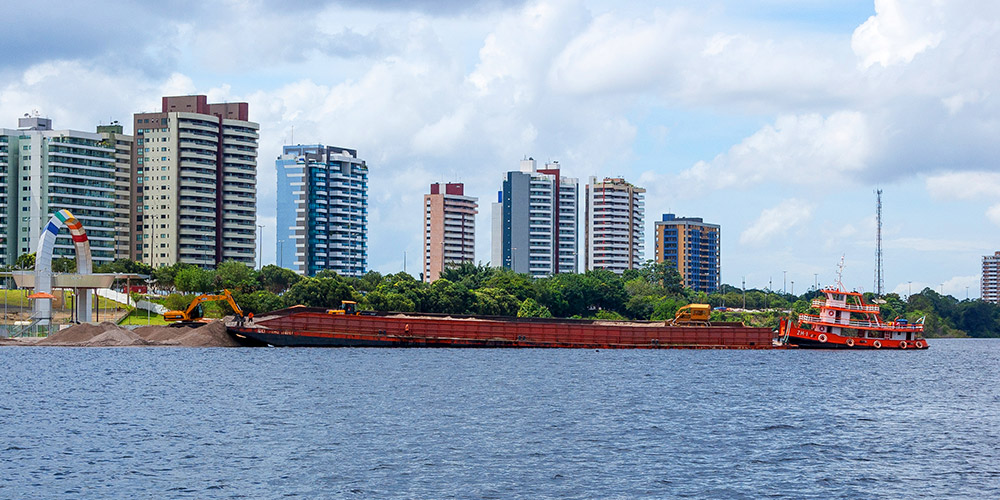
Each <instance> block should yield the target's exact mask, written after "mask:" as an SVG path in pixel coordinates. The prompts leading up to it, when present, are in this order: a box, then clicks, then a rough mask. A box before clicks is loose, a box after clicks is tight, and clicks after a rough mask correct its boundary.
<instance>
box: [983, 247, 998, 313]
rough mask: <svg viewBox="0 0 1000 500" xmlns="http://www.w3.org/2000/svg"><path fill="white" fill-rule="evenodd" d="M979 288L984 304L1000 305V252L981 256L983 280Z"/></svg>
mask: <svg viewBox="0 0 1000 500" xmlns="http://www.w3.org/2000/svg"><path fill="white" fill-rule="evenodd" d="M979 287H980V296H981V297H982V298H983V301H984V302H990V303H993V304H1000V252H996V253H994V254H993V255H985V256H983V279H982V281H980V282H979Z"/></svg>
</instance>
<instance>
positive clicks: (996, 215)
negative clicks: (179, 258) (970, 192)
mask: <svg viewBox="0 0 1000 500" xmlns="http://www.w3.org/2000/svg"><path fill="white" fill-rule="evenodd" d="M986 218H987V219H989V220H990V222H992V223H994V224H996V225H998V226H1000V203H998V204H996V205H993V206H991V207H990V208H989V209H988V210H986Z"/></svg>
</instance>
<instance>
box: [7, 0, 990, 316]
mask: <svg viewBox="0 0 1000 500" xmlns="http://www.w3.org/2000/svg"><path fill="white" fill-rule="evenodd" d="M5 18H7V19H8V20H10V19H12V20H13V21H14V22H8V23H7V24H6V26H5V29H4V30H3V31H2V32H0V41H2V46H3V47H4V48H5V50H4V57H3V58H2V59H0V117H6V118H2V119H0V126H2V127H7V128H14V127H16V118H17V117H18V116H21V115H22V114H23V113H25V112H28V111H31V110H38V111H39V112H40V113H41V114H42V115H44V116H48V117H50V118H52V119H53V121H54V126H55V127H56V128H72V129H83V130H90V129H92V128H93V127H94V126H95V125H97V124H99V123H108V122H109V121H111V120H119V121H121V122H123V123H130V121H131V114H132V113H135V112H140V111H154V110H157V108H158V106H159V102H160V97H161V96H162V95H182V94H207V95H208V96H209V99H210V101H211V102H219V101H247V102H249V103H250V118H251V120H253V121H256V122H258V123H260V125H261V134H260V135H261V140H260V159H259V165H258V172H259V177H258V192H259V200H258V207H259V214H258V217H259V223H261V224H264V225H265V226H266V227H265V230H264V257H263V260H264V262H273V261H274V254H275V236H274V234H275V231H274V229H275V227H274V226H275V221H274V214H275V178H276V177H275V170H274V158H275V157H276V156H277V155H278V154H279V152H280V149H281V146H282V145H283V144H289V143H317V142H319V143H325V144H328V145H337V146H344V147H350V148H356V149H357V150H358V151H359V155H360V156H361V157H362V158H364V159H366V160H367V162H368V165H369V167H370V186H369V201H370V207H369V211H370V216H369V217H370V222H369V237H370V245H371V249H370V257H369V264H370V266H371V267H372V268H373V269H375V270H378V271H382V272H396V271H398V270H401V269H402V268H403V256H404V252H405V254H406V256H407V270H408V271H410V272H411V273H415V272H418V266H419V262H420V253H421V238H422V234H421V200H422V196H423V194H424V193H425V192H426V191H427V189H428V185H429V184H430V183H432V182H454V181H460V182H464V183H465V184H466V192H467V194H470V195H472V196H478V197H479V199H480V205H481V207H480V217H479V219H478V221H477V224H478V225H477V229H478V231H477V232H478V235H477V258H478V259H480V260H482V261H483V262H486V261H488V260H489V257H490V256H489V245H490V234H489V216H490V208H489V203H490V201H492V200H494V199H495V197H496V191H497V190H498V189H499V188H500V182H501V178H502V176H503V173H504V172H505V171H507V170H513V169H516V168H517V165H518V161H519V160H520V159H522V158H523V157H525V156H532V157H534V158H535V159H537V160H539V161H550V160H558V161H559V162H560V164H561V165H562V166H563V169H564V175H569V176H573V177H577V178H579V179H580V181H581V185H582V184H583V183H585V182H586V180H587V178H588V177H589V176H591V175H595V176H609V175H615V176H619V175H620V176H624V177H625V178H626V179H627V180H629V181H632V182H633V183H635V184H638V185H640V186H643V187H645V188H646V189H647V190H648V192H647V199H646V210H647V212H646V218H647V246H648V247H647V255H651V254H652V223H653V221H654V220H657V219H659V218H660V215H661V214H662V213H665V212H672V213H676V214H678V215H680V216H693V217H703V218H704V219H705V220H706V221H708V222H713V223H717V224H720V225H721V226H722V235H723V236H722V267H723V281H724V282H726V283H730V284H734V285H736V286H740V285H741V283H742V281H743V280H744V279H745V280H746V285H747V287H748V288H749V287H760V288H763V287H767V286H768V283H771V287H772V288H773V289H778V290H780V289H781V288H782V287H783V286H784V287H785V288H787V289H788V290H789V291H791V288H792V285H791V282H792V281H794V282H795V285H794V287H795V292H796V293H801V292H802V291H804V290H805V289H807V288H809V287H810V286H812V285H813V284H814V282H815V281H817V280H818V281H819V283H820V284H829V283H831V282H832V281H833V280H834V278H835V270H836V267H837V263H838V262H839V260H840V258H841V256H844V258H845V262H846V268H845V272H844V284H845V285H847V286H848V287H851V288H857V289H861V290H872V289H873V287H874V267H875V194H874V191H875V190H876V189H882V190H883V192H884V193H883V205H884V206H883V248H884V261H885V266H884V269H885V286H886V288H887V289H888V290H890V291H891V290H895V291H898V292H901V293H903V294H904V295H905V294H906V293H907V291H908V290H909V289H912V290H913V292H916V291H918V290H920V289H922V288H923V287H924V286H931V287H933V288H934V289H936V290H943V291H944V292H945V293H949V294H952V295H954V296H956V297H958V298H962V299H964V298H965V296H966V290H967V289H968V293H969V295H970V296H971V297H977V296H978V293H979V274H980V266H981V261H982V256H983V255H986V254H992V253H993V252H994V251H997V250H1000V168H998V163H997V160H998V158H1000V154H998V153H1000V113H998V105H1000V95H995V94H997V93H998V92H997V82H1000V55H998V51H997V50H996V47H998V46H1000V4H998V3H994V2H979V1H975V2H974V1H961V0H949V1H947V2H941V1H923V2H910V1H902V0H876V1H875V2H874V3H873V2H872V1H870V0H869V1H850V0H830V1H824V0H762V1H759V2H754V3H753V4H752V5H751V2H744V1H724V0H719V1H713V0H707V1H704V0H703V1H683V0H681V1H674V2H648V3H645V4H643V3H641V2H620V1H577V0H543V1H527V2H521V1H507V0H492V1H490V0H487V1H482V2H475V1H454V0H444V1H432V0H417V1H400V0H389V1H384V2H379V1H374V2H368V1H360V0H345V1H341V2H322V1H319V0H315V1H311V0H287V1H277V0H275V1H251V0H229V1H216V2H203V1H197V0H190V1H185V0H178V1H174V2H145V1H135V2H128V1H124V2H115V3H114V4H113V5H111V4H109V5H102V4H101V2H62V1H51V0H35V1H32V2H16V3H12V4H10V5H7V6H6V7H5ZM129 132H131V131H129ZM581 253H582V249H581ZM911 282H912V283H911ZM967 287H968V288H967Z"/></svg>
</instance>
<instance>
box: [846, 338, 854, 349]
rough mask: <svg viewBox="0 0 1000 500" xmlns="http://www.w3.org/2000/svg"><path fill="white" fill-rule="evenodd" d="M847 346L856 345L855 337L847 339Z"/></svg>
mask: <svg viewBox="0 0 1000 500" xmlns="http://www.w3.org/2000/svg"><path fill="white" fill-rule="evenodd" d="M846 344H847V347H854V339H847V342H846Z"/></svg>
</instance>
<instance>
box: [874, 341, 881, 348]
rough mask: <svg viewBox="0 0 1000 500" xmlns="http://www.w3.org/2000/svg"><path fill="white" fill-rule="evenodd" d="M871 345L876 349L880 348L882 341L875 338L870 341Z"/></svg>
mask: <svg viewBox="0 0 1000 500" xmlns="http://www.w3.org/2000/svg"><path fill="white" fill-rule="evenodd" d="M872 347H874V348H876V349H881V348H882V343H881V342H879V341H877V340H876V341H875V342H872Z"/></svg>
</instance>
